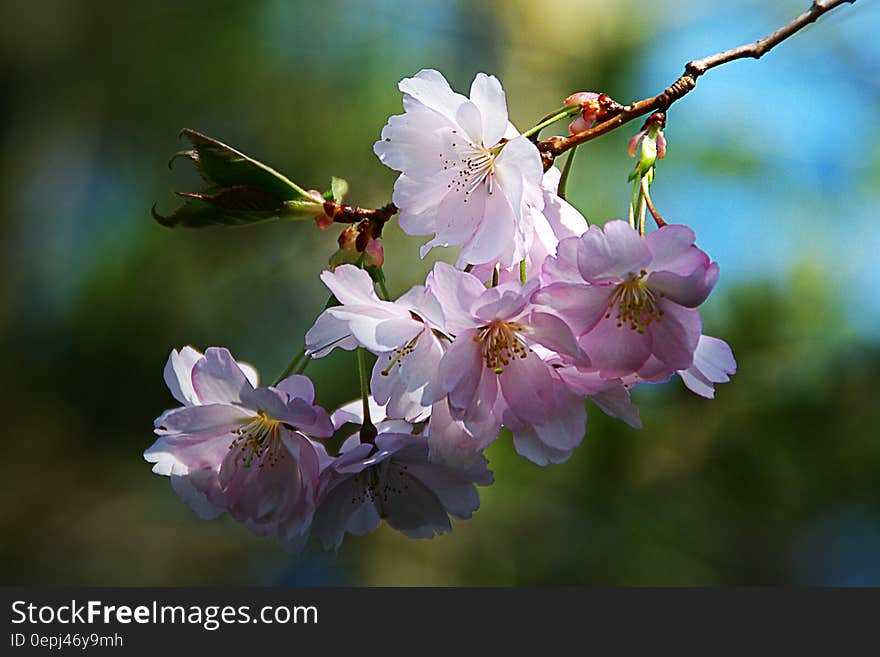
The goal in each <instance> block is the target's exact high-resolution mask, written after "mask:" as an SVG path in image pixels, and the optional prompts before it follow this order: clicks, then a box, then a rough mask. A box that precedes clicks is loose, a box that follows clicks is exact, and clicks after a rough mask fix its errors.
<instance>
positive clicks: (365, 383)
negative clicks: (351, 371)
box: [357, 347, 378, 443]
mask: <svg viewBox="0 0 880 657" xmlns="http://www.w3.org/2000/svg"><path fill="white" fill-rule="evenodd" d="M366 353H367V352H366V350H365V349H364V348H363V347H358V348H357V361H358V378H359V379H360V382H361V399H362V401H363V409H364V421H363V424H361V442H362V443H372V442H374V441H375V440H376V435H377V434H378V432H377V431H376V425H374V424H373V421H372V419H371V418H370V379H369V373H368V372H367V358H366Z"/></svg>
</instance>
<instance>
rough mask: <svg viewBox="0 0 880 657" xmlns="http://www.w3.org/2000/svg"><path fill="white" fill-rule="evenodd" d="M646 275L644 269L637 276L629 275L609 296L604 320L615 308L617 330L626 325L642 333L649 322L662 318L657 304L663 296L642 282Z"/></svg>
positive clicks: (661, 312)
mask: <svg viewBox="0 0 880 657" xmlns="http://www.w3.org/2000/svg"><path fill="white" fill-rule="evenodd" d="M647 275H648V272H647V271H646V270H644V269H643V270H642V271H641V272H639V274H638V275H636V274H630V275H629V277H628V278H627V279H626V280H625V281H623V282H622V283H620V284H618V286H617V289H615V290H614V294H612V295H611V302H610V303H609V304H608V312H607V313H606V315H605V318H606V319H610V318H611V313H612V312H613V310H614V307H615V306H617V316H616V320H617V327H618V328H621V327H622V326H624V325H625V324H626V325H628V326H629V328H630V329H632V330H633V331H638V332H639V333H644V332H645V329H647V328H648V327H649V326H650V325H651V322H653V321H655V320H656V321H658V322H659V321H660V319H661V318H662V317H663V311H662V310H661V309H660V306H659V305H658V302H657V299H658V296H659V297H662V296H663V294H662V293H660V294H659V295H658V294H656V293H655V292H654V291H653V290H652V289H651V288H649V287H648V283H647V282H646V281H645V280H644V279H645V277H646V276H647Z"/></svg>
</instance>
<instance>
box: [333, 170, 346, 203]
mask: <svg viewBox="0 0 880 657" xmlns="http://www.w3.org/2000/svg"><path fill="white" fill-rule="evenodd" d="M330 193H331V195H332V198H333V201H334V202H336V203H342V199H343V198H345V195H346V194H348V181H347V180H346V179H345V178H337V177H336V176H333V177H332V178H331V179H330Z"/></svg>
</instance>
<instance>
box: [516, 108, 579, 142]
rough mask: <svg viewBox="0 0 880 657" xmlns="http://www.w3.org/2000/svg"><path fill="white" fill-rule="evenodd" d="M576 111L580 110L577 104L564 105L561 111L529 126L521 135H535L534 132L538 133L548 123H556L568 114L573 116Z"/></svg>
mask: <svg viewBox="0 0 880 657" xmlns="http://www.w3.org/2000/svg"><path fill="white" fill-rule="evenodd" d="M578 112H580V108H579V107H577V106H575V107H566V108H564V109H563V110H562V111H561V112H557V113H556V114H554V115H552V116H551V117H550V118H548V119H544V120H543V121H541V122H540V123H538V125H536V126H534V127H533V128H529V129H528V130H526V131H525V132H524V133H522V136H523V137H531V136H532V135H535V134H538V133H539V132H541V130H543V129H544V128H546V127H547V126H548V125H553V124H554V123H556V122H557V121H559V120H560V119H564V118H567V117H569V116H573V115H574V114H577V113H578Z"/></svg>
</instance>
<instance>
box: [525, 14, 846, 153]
mask: <svg viewBox="0 0 880 657" xmlns="http://www.w3.org/2000/svg"><path fill="white" fill-rule="evenodd" d="M855 1H856V0H824V1H823V0H814V2H813V4H812V5H810V8H809V9H807V10H806V11H805V12H804V13H802V14H801V15H800V16H798V17H797V18H795V19H794V20H793V21H791V22H790V23H788V24H787V25H785V26H783V27H781V28H779V29H778V30H776V31H775V32H773V34H770V35H769V36H766V37H764V38H763V39H758V40H757V41H755V42H754V43H749V44H745V45H742V46H739V47H737V48H731V49H730V50H725V51H723V52H719V53H716V54H714V55H709V56H708V57H703V58H702V59H695V60H692V61H690V62H688V63H687V65H686V66H685V69H684V73H683V74H682V75H681V77H679V78H678V79H677V80H676V81H675V82H673V83H672V84H671V85H670V86H669V87H667V88H666V89H665V90H664V91H663V93H660V94H658V95H656V96H654V97H652V98H645V99H644V100H640V101H638V102H635V103H632V104H630V105H626V106H618V107H619V108H620V109H619V110H617V111H614V109H612V110H611V111H609V112H607V113H605V114H604V116H600V117H599V118H600V120H601V122H600V123H597V124H596V125H594V126H593V127H592V128H589V129H588V130H584V131H582V132H579V133H577V134H574V135H571V136H570V137H551V138H550V139H545V140H544V141H541V142H538V150H540V151H541V156H542V158H543V160H544V167H545V169H547V168H549V167H550V166H551V165H552V164H553V160H554V159H555V158H557V157H559V156H560V155H562V154H563V153H564V152H565V151H567V150H569V149H571V148H574V147H575V146H577V145H579V144H583V143H584V142H588V141H591V140H593V139H595V138H596V137H600V136H602V135H604V134H605V133H607V132H611V131H612V130H615V129H617V128H619V127H620V126H622V125H624V124H625V123H629V122H630V121H632V120H633V119H636V118H638V117H640V116H643V115H645V114H648V113H649V112H653V111H658V110H660V111H664V110H666V109H667V108H668V107H669V106H670V105H672V103H674V102H675V101H677V100H679V99H680V98H682V97H684V96H685V95H687V94H688V93H689V92H690V91H691V90H693V88H694V87H695V86H696V85H697V78H699V77H700V76H701V75H703V74H704V73H706V72H707V71H709V70H711V69H713V68H715V67H716V66H721V65H722V64H726V63H728V62H732V61H734V60H737V59H744V58H748V57H751V58H754V59H760V57H761V56H762V55H764V54H765V53H767V52H768V51H770V50H771V49H773V48H774V47H775V46H777V45H779V44H780V43H782V42H783V41H785V40H786V39H787V38H789V37H790V36H792V35H793V34H795V33H796V32H798V31H800V30H801V29H803V28H804V27H806V26H807V25H809V24H810V23H813V22H815V21H816V19H818V18H819V17H820V16H821V15H822V14H825V13H826V12H829V11H831V10H832V9H834V8H835V7H837V6H839V5H842V4H853V3H855Z"/></svg>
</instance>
